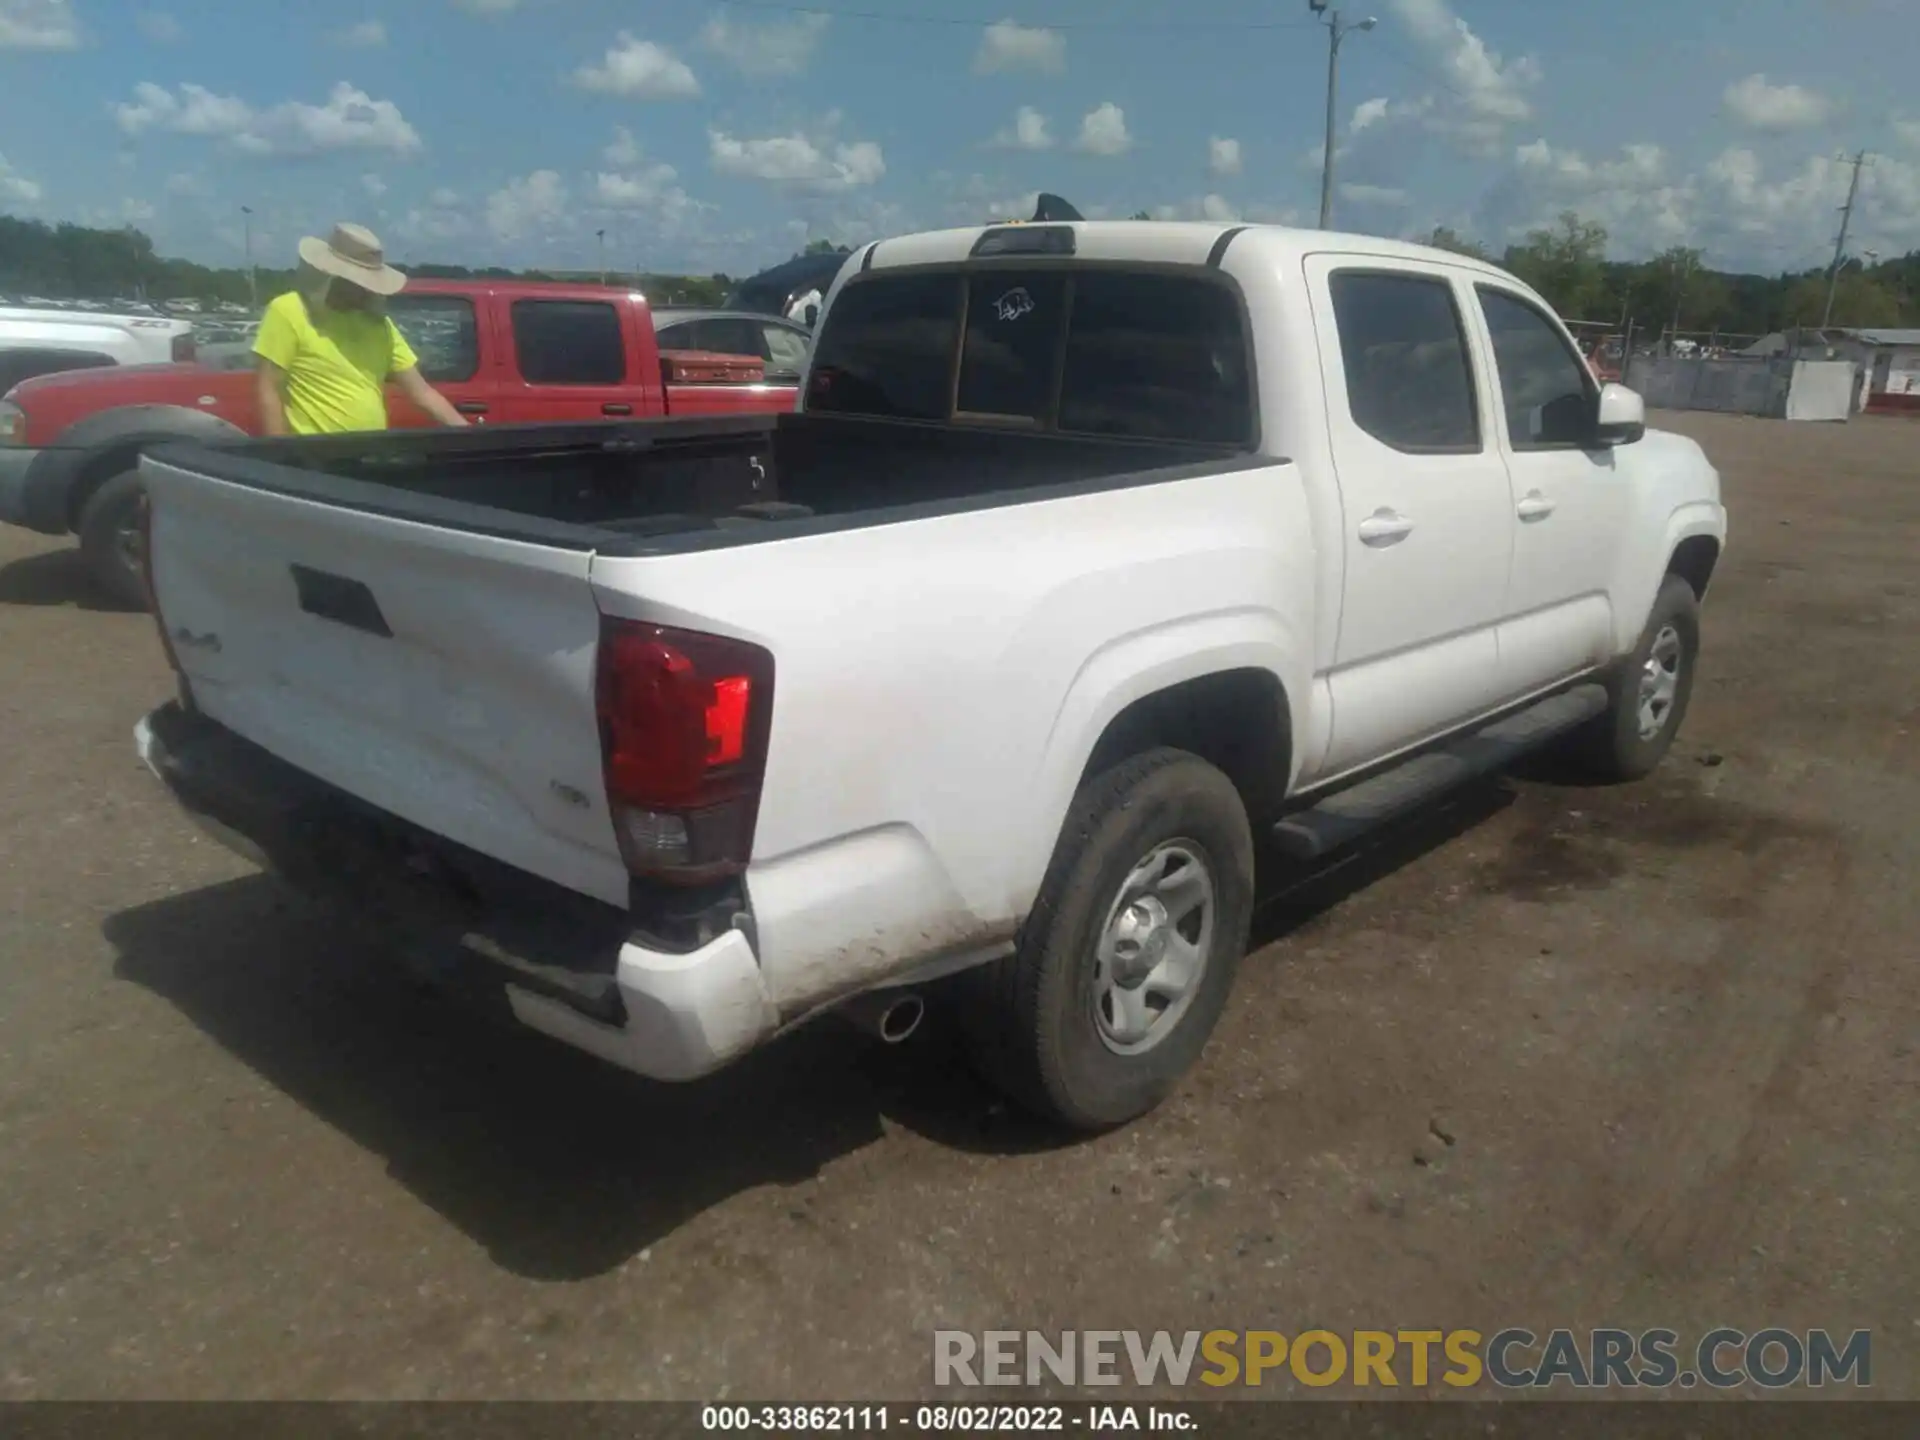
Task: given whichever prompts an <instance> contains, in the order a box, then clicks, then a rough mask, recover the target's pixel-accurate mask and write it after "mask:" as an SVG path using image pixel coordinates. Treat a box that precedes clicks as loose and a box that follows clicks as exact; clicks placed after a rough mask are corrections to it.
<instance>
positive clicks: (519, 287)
mask: <svg viewBox="0 0 1920 1440" xmlns="http://www.w3.org/2000/svg"><path fill="white" fill-rule="evenodd" d="M387 308H388V313H389V314H391V315H392V316H393V318H394V320H395V322H396V323H397V324H398V325H399V326H400V328H401V330H402V331H403V332H404V333H405V334H406V336H407V339H408V342H409V343H410V344H411V345H412V346H413V348H414V350H415V351H416V352H417V353H418V354H419V356H420V369H421V373H422V374H423V375H425V376H426V378H427V379H428V380H429V381H431V382H432V383H433V385H434V386H435V387H436V388H437V389H438V390H439V391H440V393H441V394H443V395H445V396H446V397H447V399H448V400H449V401H451V402H452V403H453V405H454V406H455V407H456V408H457V409H458V410H459V411H460V412H461V413H462V414H463V415H467V416H469V417H471V418H472V420H473V422H474V423H475V424H489V423H494V424H501V423H504V424H528V423H534V422H546V421H572V422H582V421H601V420H610V419H611V420H626V419H633V418H643V417H656V418H657V417H664V416H668V415H674V416H685V415H731V414H739V413H741V412H743V411H779V410H790V409H792V408H793V404H794V399H795V396H796V394H797V393H798V392H797V390H796V389H795V384H794V380H791V379H790V380H787V381H786V382H785V383H769V382H768V381H767V379H766V376H765V373H764V370H765V367H764V365H763V364H762V363H761V362H759V361H757V360H755V359H751V358H746V357H741V356H701V355H699V354H689V353H686V352H682V351H676V350H671V349H669V348H668V347H666V346H663V345H661V344H660V342H659V341H658V339H656V337H655V334H654V323H653V317H652V314H651V312H650V311H649V310H648V307H647V302H646V300H645V299H644V298H643V297H641V296H640V295H638V294H636V293H634V292H632V291H629V290H621V289H613V288H607V287H602V286H597V285H562V284H550V283H534V282H522V281H498V282H493V281H455V280H417V281H414V282H413V283H411V284H409V285H408V286H407V288H406V290H404V291H403V292H402V293H401V294H399V295H396V296H394V297H393V298H392V299H391V300H389V301H388V302H387ZM162 323H166V324H175V323H181V322H162ZM186 328H187V327H186V326H185V325H184V323H181V329H182V331H184V330H185V329H186ZM163 358H164V357H163ZM209 358H210V359H212V360H214V361H215V363H213V364H206V365H201V364H193V365H184V364H183V365H159V366H140V367H136V368H133V369H115V370H111V371H109V370H90V371H85V372H81V373H66V374H58V375H44V376H41V377H39V378H37V379H31V380H27V381H25V382H23V383H22V384H20V385H17V386H14V387H13V388H12V389H11V390H9V391H7V392H6V394H5V398H4V399H0V520H4V521H6V522H7V523H9V524H14V525H23V526H26V527H27V528H28V529H32V530H38V531H41V532H43V533H45V534H49V535H64V534H69V533H70V534H75V535H78V536H79V537H80V547H81V551H82V553H83V554H84V556H85V558H86V564H87V567H88V569H89V571H90V572H91V573H92V575H93V577H94V578H95V580H96V581H97V582H98V583H99V584H100V585H101V586H103V587H104V588H105V589H106V590H107V591H108V592H109V593H110V594H112V595H114V596H116V597H118V598H119V599H121V600H122V601H124V602H126V603H129V604H140V603H144V598H145V589H144V584H143V580H142V575H141V570H140V562H139V556H140V551H139V544H138V539H139V537H138V532H137V526H136V522H137V519H138V515H139V496H140V482H139V478H138V476H137V475H136V473H135V467H136V466H137V464H138V462H139V458H140V453H141V451H142V450H144V449H146V448H147V447H148V446H150V445H153V444H155V443H159V442H164V441H169V440H197V441H206V442H213V443H224V442H227V441H232V440H236V439H240V438H243V437H245V436H247V435H252V434H257V433H258V430H259V414H258V410H257V408H256V401H255V395H254V383H253V376H252V373H251V372H252V369H253V366H252V362H251V359H250V356H249V353H248V351H247V348H246V345H245V342H243V341H232V342H225V343H223V344H222V345H221V346H220V347H219V352H218V353H217V354H215V355H213V356H210V357H209ZM795 378H796V379H797V376H796V377H795ZM388 403H389V412H388V413H389V416H390V419H391V422H392V424H394V425H395V426H399V427H410V426H420V425H427V424H429V423H431V422H430V421H429V420H428V418H427V416H426V415H424V414H423V413H421V412H420V411H418V410H417V409H415V407H414V406H412V405H411V404H409V403H408V402H407V401H406V400H405V399H403V398H402V397H401V396H400V395H399V393H398V392H397V391H393V392H390V395H389V402H388Z"/></svg>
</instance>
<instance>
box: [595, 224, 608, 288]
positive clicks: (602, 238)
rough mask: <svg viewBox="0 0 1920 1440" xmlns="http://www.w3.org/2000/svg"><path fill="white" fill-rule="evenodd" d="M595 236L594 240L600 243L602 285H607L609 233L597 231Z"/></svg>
mask: <svg viewBox="0 0 1920 1440" xmlns="http://www.w3.org/2000/svg"><path fill="white" fill-rule="evenodd" d="M593 234H594V238H595V239H597V240H598V241H599V242H600V283H601V284H602V285H605V284H606V283H607V232H606V231H604V230H596V231H594V232H593Z"/></svg>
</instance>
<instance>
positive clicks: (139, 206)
mask: <svg viewBox="0 0 1920 1440" xmlns="http://www.w3.org/2000/svg"><path fill="white" fill-rule="evenodd" d="M120 218H121V219H122V220H125V221H126V222H127V223H128V224H129V225H144V224H146V223H147V221H149V220H151V219H153V206H151V205H149V204H148V203H147V202H146V201H144V200H136V199H134V198H132V197H131V196H129V197H128V198H127V199H125V200H122V201H121V202H120Z"/></svg>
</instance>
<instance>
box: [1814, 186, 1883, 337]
mask: <svg viewBox="0 0 1920 1440" xmlns="http://www.w3.org/2000/svg"><path fill="white" fill-rule="evenodd" d="M1840 158H1841V160H1842V161H1844V162H1846V163H1847V164H1850V165H1852V166H1853V179H1852V181H1851V182H1850V183H1849V184H1848V186H1847V203H1846V204H1844V205H1842V206H1841V207H1840V238H1839V239H1838V240H1835V241H1834V242H1833V267H1832V268H1831V269H1830V270H1828V272H1827V308H1826V310H1825V311H1823V312H1822V313H1821V316H1820V328H1821V329H1822V330H1825V329H1826V328H1827V327H1828V326H1829V325H1831V324H1833V302H1834V298H1835V297H1836V296H1837V295H1838V294H1839V293H1840V270H1841V267H1842V266H1844V265H1845V263H1846V259H1847V227H1848V226H1849V225H1851V224H1852V223H1853V206H1854V202H1855V201H1857V200H1858V199H1859V198H1860V172H1861V171H1862V170H1864V169H1865V168H1866V167H1867V166H1868V165H1870V164H1872V163H1873V162H1872V160H1871V159H1870V158H1869V156H1868V155H1867V152H1866V151H1864V150H1862V151H1861V152H1860V153H1859V154H1858V155H1856V156H1854V157H1853V159H1852V160H1847V157H1846V156H1844V155H1842V156H1841V157H1840Z"/></svg>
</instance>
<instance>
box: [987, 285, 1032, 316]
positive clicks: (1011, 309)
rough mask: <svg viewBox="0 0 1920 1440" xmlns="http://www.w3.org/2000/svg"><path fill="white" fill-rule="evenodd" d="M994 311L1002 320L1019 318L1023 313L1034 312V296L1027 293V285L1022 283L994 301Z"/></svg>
mask: <svg viewBox="0 0 1920 1440" xmlns="http://www.w3.org/2000/svg"><path fill="white" fill-rule="evenodd" d="M993 311H994V314H996V315H997V316H999V317H1000V319H1002V320H1018V319H1019V318H1020V317H1021V316H1022V315H1031V314H1032V313H1033V297H1032V296H1031V295H1029V294H1028V293H1027V287H1026V286H1024V285H1022V286H1020V287H1018V288H1017V289H1013V290H1009V291H1007V293H1006V294H1004V295H1002V296H1001V297H1000V298H999V299H998V300H996V301H994V302H993Z"/></svg>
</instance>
